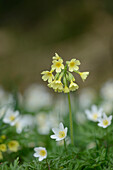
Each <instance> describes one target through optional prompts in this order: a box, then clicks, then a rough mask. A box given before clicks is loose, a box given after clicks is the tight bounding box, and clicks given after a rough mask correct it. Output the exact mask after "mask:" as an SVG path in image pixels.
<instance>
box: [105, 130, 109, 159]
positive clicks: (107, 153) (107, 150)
mask: <svg viewBox="0 0 113 170" xmlns="http://www.w3.org/2000/svg"><path fill="white" fill-rule="evenodd" d="M108 147H109V146H108V129H106V155H105V160H106V159H107V155H108Z"/></svg>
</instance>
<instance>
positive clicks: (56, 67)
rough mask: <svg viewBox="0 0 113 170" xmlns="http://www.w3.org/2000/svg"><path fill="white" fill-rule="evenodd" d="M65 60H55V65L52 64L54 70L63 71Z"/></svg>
mask: <svg viewBox="0 0 113 170" xmlns="http://www.w3.org/2000/svg"><path fill="white" fill-rule="evenodd" d="M62 63H63V60H62V59H59V60H58V61H57V60H53V65H52V66H51V67H52V69H53V70H56V72H57V73H60V72H61V69H64V65H63V64H62Z"/></svg>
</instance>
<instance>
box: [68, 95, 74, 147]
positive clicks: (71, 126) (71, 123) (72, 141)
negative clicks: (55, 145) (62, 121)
mask: <svg viewBox="0 0 113 170" xmlns="http://www.w3.org/2000/svg"><path fill="white" fill-rule="evenodd" d="M68 103H69V121H70V136H71V144H72V145H74V139H73V120H72V112H71V101H70V93H68Z"/></svg>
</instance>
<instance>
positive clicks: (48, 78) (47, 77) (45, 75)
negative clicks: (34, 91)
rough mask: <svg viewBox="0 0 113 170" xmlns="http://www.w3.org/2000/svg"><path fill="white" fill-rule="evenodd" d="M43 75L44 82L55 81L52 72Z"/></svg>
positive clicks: (44, 72)
mask: <svg viewBox="0 0 113 170" xmlns="http://www.w3.org/2000/svg"><path fill="white" fill-rule="evenodd" d="M41 74H43V76H42V79H43V80H44V81H47V80H48V82H49V83H50V82H52V79H54V75H53V74H52V71H43V72H42V73H41Z"/></svg>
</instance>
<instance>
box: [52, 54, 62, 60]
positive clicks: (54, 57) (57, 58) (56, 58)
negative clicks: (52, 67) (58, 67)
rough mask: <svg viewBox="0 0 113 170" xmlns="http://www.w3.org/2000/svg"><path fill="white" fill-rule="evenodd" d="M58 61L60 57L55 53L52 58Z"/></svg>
mask: <svg viewBox="0 0 113 170" xmlns="http://www.w3.org/2000/svg"><path fill="white" fill-rule="evenodd" d="M59 59H61V57H60V56H59V55H58V54H57V53H55V56H53V60H59Z"/></svg>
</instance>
